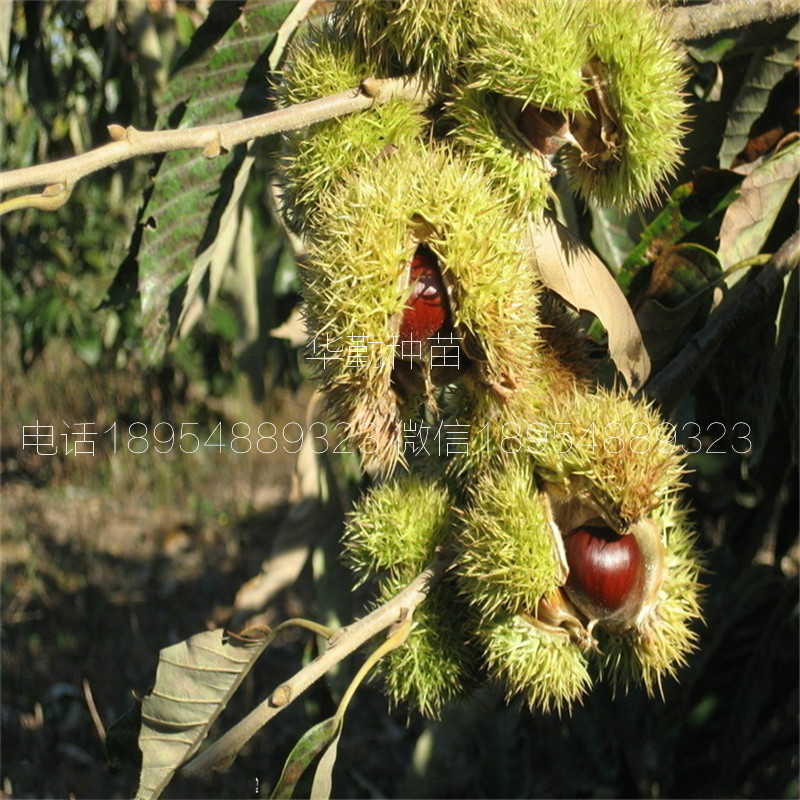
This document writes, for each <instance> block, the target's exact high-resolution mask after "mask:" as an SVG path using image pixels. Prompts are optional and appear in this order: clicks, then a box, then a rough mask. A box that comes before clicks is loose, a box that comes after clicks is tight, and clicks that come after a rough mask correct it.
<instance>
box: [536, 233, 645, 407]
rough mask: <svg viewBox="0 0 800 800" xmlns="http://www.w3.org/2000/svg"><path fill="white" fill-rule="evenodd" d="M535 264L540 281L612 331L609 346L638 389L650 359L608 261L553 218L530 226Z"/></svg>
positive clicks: (643, 379) (615, 358)
mask: <svg viewBox="0 0 800 800" xmlns="http://www.w3.org/2000/svg"><path fill="white" fill-rule="evenodd" d="M528 238H529V241H530V246H531V256H532V259H533V263H534V265H535V267H536V269H537V271H538V272H539V275H540V276H541V279H542V282H543V283H544V285H545V286H547V287H548V288H549V289H552V290H553V291H554V292H555V293H556V294H558V295H559V296H560V297H562V298H563V299H564V300H566V301H567V303H569V304H570V305H571V306H573V308H576V309H579V310H581V311H591V313H592V314H594V315H595V316H596V317H597V318H598V320H600V322H601V323H602V324H603V326H604V327H605V329H606V330H607V331H608V351H609V355H610V356H611V359H612V360H613V361H614V363H615V364H616V367H617V369H618V370H619V372H620V373H621V374H622V376H623V378H624V379H625V381H626V383H627V384H628V388H629V389H630V390H631V391H632V392H633V391H638V389H640V388H641V387H642V385H643V384H644V383H645V381H646V380H647V378H648V376H649V374H650V358H649V356H648V355H647V351H646V350H645V347H644V344H643V342H642V337H641V334H640V333H639V328H638V326H637V324H636V320H635V319H634V316H633V312H632V311H631V307H630V306H629V305H628V301H627V299H626V298H625V295H624V294H623V293H622V290H621V289H620V287H619V286H618V284H617V283H616V282H615V280H614V277H613V275H612V274H611V273H610V272H609V271H608V269H607V268H606V266H605V264H603V262H602V261H601V260H600V259H599V258H598V257H597V256H596V255H595V254H594V253H593V252H592V251H591V250H590V249H589V248H588V247H586V245H584V244H583V243H582V242H580V241H579V240H578V239H576V238H575V237H574V236H573V235H572V234H571V233H570V232H569V231H568V230H567V229H566V228H564V227H563V226H561V225H559V224H558V223H556V222H553V221H552V220H545V221H544V223H543V224H541V225H531V226H530V227H529V233H528Z"/></svg>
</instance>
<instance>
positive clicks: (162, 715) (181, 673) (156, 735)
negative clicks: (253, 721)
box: [136, 630, 270, 800]
mask: <svg viewBox="0 0 800 800" xmlns="http://www.w3.org/2000/svg"><path fill="white" fill-rule="evenodd" d="M269 641H270V638H269V637H266V638H264V639H263V640H260V641H258V642H249V641H245V642H242V641H239V640H236V639H233V638H231V639H230V640H226V638H225V632H224V631H222V630H215V631H205V632H204V633H199V634H197V635H196V636H192V637H191V638H189V639H186V640H185V641H183V642H179V643H178V644H175V645H172V646H171V647H167V648H165V649H163V650H162V651H161V653H160V654H159V660H158V670H157V671H156V684H155V686H154V687H153V691H152V692H151V693H150V694H149V695H147V697H145V698H144V700H143V701H142V729H141V732H140V733H139V747H140V749H141V751H142V773H141V776H140V778H139V788H138V789H137V792H136V797H137V798H142V799H143V800H155V798H157V797H159V796H160V795H161V792H162V791H163V790H164V787H166V785H167V784H168V783H169V782H170V780H171V779H172V777H173V775H174V774H175V771H176V770H177V769H178V768H179V767H180V766H181V764H183V763H184V762H185V761H186V760H187V759H188V758H190V757H191V755H192V754H193V753H194V752H195V751H196V750H197V748H198V747H199V746H200V744H201V743H202V741H203V739H205V737H206V735H207V734H208V730H209V728H210V727H211V725H212V724H213V723H214V721H215V720H216V718H217V717H218V716H219V714H220V713H221V712H222V710H223V709H224V708H225V706H226V705H227V704H228V701H229V700H230V698H231V696H232V695H233V693H234V692H235V691H236V690H237V689H238V688H239V685H240V684H241V682H242V680H243V679H244V678H245V676H246V675H247V673H248V672H249V671H250V668H251V667H252V666H253V664H254V663H255V662H256V660H257V659H258V657H259V656H260V655H261V653H262V652H263V651H264V648H265V647H266V646H267V644H268V643H269Z"/></svg>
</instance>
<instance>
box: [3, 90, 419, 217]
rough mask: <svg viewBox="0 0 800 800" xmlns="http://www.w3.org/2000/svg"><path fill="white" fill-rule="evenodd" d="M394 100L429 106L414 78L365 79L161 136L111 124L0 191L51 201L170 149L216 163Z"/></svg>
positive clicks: (6, 179) (6, 176)
mask: <svg viewBox="0 0 800 800" xmlns="http://www.w3.org/2000/svg"><path fill="white" fill-rule="evenodd" d="M398 97H402V98H406V99H408V100H410V101H411V102H414V103H418V104H419V105H426V104H427V102H428V101H429V97H428V96H427V94H426V92H425V91H424V89H423V88H422V85H421V83H420V81H419V80H418V79H417V78H416V77H414V76H411V77H402V78H386V79H382V80H379V79H376V78H369V79H367V80H365V81H364V82H363V83H362V84H361V86H359V87H358V88H355V89H348V90H347V91H344V92H339V93H338V94H334V95H330V96H328V97H323V98H320V99H319V100H312V101H310V102H308V103H298V104H296V105H293V106H290V107H289V108H282V109H279V110H278V111H270V112H268V113H266V114H259V115H258V116H255V117H247V118H245V119H240V120H235V121H233V122H225V123H221V124H218V125H203V126H200V127H196V128H185V129H177V130H163V131H140V130H137V129H136V128H134V127H132V126H130V127H127V128H123V127H122V126H121V125H109V127H108V132H109V134H110V136H111V139H112V140H113V141H112V142H110V143H109V144H105V145H101V146H100V147H97V148H95V149H94V150H89V151H88V152H86V153H83V154H81V155H79V156H72V157H71V158H65V159H62V160H60V161H54V162H51V163H49V164H39V165H36V166H32V167H24V168H23V169H16V170H10V171H8V172H5V173H2V174H0V192H10V191H12V190H14V189H22V188H26V187H30V186H44V187H45V189H44V191H43V192H42V195H28V196H26V198H25V199H26V200H28V199H33V198H40V197H41V196H53V195H56V194H59V193H61V192H63V191H69V190H71V189H72V187H73V186H74V185H75V184H76V183H77V182H78V181H79V180H80V179H81V178H85V177H86V176H87V175H91V174H92V173H93V172H97V170H100V169H103V168H104V167H110V166H114V165H115V164H120V163H121V162H123V161H127V160H128V159H131V158H136V157H137V156H144V155H152V154H154V153H167V152H170V151H172V150H192V149H202V150H203V154H204V155H205V156H206V157H207V158H214V157H215V156H218V155H220V154H221V153H225V152H228V151H229V150H230V149H231V148H233V147H234V146H235V145H237V144H241V143H242V142H247V141H250V140H251V139H256V138H258V137H260V136H269V135H270V134H273V133H283V132H285V131H293V130H299V129H301V128H305V127H307V126H309V125H313V124H314V123H315V122H322V121H323V120H327V119H333V118H335V117H340V116H344V115H345V114H352V113H354V112H356V111H364V110H366V109H368V108H370V107H372V106H374V105H381V104H383V103H387V102H389V101H390V100H393V99H395V98H398ZM37 202H38V203H39V206H38V207H40V208H41V207H43V206H42V204H41V201H37ZM26 205H33V203H31V202H29V203H26ZM19 206H20V198H12V199H11V200H8V201H6V202H5V203H3V204H0V213H3V212H5V211H9V210H12V209H13V208H17V207H19ZM44 207H45V208H47V207H48V206H47V205H45V206H44Z"/></svg>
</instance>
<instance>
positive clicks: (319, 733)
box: [271, 714, 343, 798]
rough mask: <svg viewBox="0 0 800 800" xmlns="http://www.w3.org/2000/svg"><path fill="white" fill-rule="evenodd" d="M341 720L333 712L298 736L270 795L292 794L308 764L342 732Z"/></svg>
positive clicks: (287, 796)
mask: <svg viewBox="0 0 800 800" xmlns="http://www.w3.org/2000/svg"><path fill="white" fill-rule="evenodd" d="M342 721H343V720H342V717H341V716H340V715H339V714H335V715H334V716H333V717H331V718H330V719H326V720H323V721H322V722H319V723H317V724H316V725H314V726H313V727H312V728H309V729H308V730H307V731H306V732H305V733H304V734H303V735H302V736H301V737H300V740H299V741H298V742H297V744H296V745H295V746H294V747H293V748H292V752H291V753H289V756H288V758H287V759H286V763H285V764H284V767H283V772H282V773H281V777H280V778H279V780H278V783H277V785H276V786H275V789H274V790H273V792H272V795H271V796H272V797H281V798H289V797H291V796H292V795H293V794H294V790H295V787H296V786H297V783H298V781H299V780H300V778H302V777H303V773H304V772H305V771H306V769H308V765H309V764H310V763H311V762H312V761H313V760H314V759H315V758H316V757H317V756H318V755H319V754H320V753H321V752H322V750H323V749H324V748H325V747H327V746H328V745H329V744H330V743H331V742H338V740H339V736H340V735H341V732H342ZM334 758H335V756H334Z"/></svg>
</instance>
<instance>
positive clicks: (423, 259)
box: [398, 244, 449, 342]
mask: <svg viewBox="0 0 800 800" xmlns="http://www.w3.org/2000/svg"><path fill="white" fill-rule="evenodd" d="M409 287H410V288H411V296H410V297H409V298H408V300H407V302H406V307H405V310H404V311H403V318H402V319H401V320H400V330H399V331H398V335H399V341H401V342H410V341H411V340H412V339H414V340H416V341H425V340H426V339H429V338H431V337H433V336H436V334H437V333H439V331H441V329H442V328H443V327H444V325H445V323H446V322H447V319H448V316H449V310H448V307H447V291H446V289H445V288H444V283H442V276H441V274H440V272H439V263H438V259H437V258H436V254H435V253H434V252H433V250H431V249H430V248H429V247H427V246H426V245H424V244H421V245H419V247H417V250H416V252H415V253H414V257H413V259H412V260H411V267H410V269H409Z"/></svg>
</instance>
